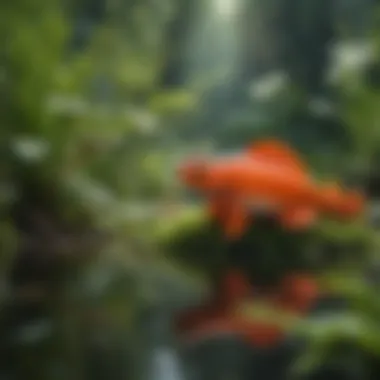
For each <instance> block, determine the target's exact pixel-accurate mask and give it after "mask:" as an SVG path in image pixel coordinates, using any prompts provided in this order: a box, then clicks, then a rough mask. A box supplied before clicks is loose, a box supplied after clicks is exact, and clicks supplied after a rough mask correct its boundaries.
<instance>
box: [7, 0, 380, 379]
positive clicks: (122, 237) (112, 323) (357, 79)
mask: <svg viewBox="0 0 380 380" xmlns="http://www.w3.org/2000/svg"><path fill="white" fill-rule="evenodd" d="M379 7H380V4H378V2H377V1H376V0H307V1H306V0H75V1H74V0H31V1H27V0H12V1H3V2H1V5H0V31H1V37H2V39H1V41H2V42H1V47H2V49H1V55H0V57H1V58H0V59H1V61H0V62H1V66H0V83H1V85H0V91H1V94H0V102H1V103H0V106H1V112H0V115H1V116H0V123H1V127H0V154H1V161H0V215H1V219H0V244H1V245H0V247H1V248H0V259H1V265H0V269H1V276H0V306H1V307H0V318H1V319H0V334H1V335H0V349H1V355H0V379H1V380H8V379H9V380H10V379H20V380H34V379H35V380H45V379H46V380H59V379H62V380H63V379H65V380H67V379H72V380H87V379H88V380H98V379H99V380H103V379H104V380H105V379H107V380H109V379H112V380H122V379H128V380H129V379H136V380H140V379H141V380H171V379H173V380H184V379H188V378H191V379H193V378H194V379H196V380H198V378H199V379H200V377H196V376H195V375H193V374H192V375H191V376H195V377H188V376H190V373H192V370H191V368H190V369H186V365H185V364H184V363H185V362H186V360H183V357H185V356H186V355H187V354H184V353H183V351H184V347H183V345H181V344H180V342H179V340H178V338H177V336H176V334H175V331H174V328H173V320H174V318H175V316H176V315H177V313H178V312H179V310H182V309H183V308H186V307H190V306H191V305H195V304H197V303H198V302H199V300H200V299H202V297H203V295H204V294H206V293H207V291H208V289H209V288H210V286H209V284H210V278H213V276H214V274H215V273H214V272H216V271H218V270H219V269H220V267H221V266H223V265H225V262H224V256H223V255H224V254H223V252H224V250H223V242H222V241H221V240H220V239H219V238H218V237H215V236H214V235H212V233H211V232H210V233H209V234H208V230H207V229H206V228H205V223H206V221H205V219H206V218H205V215H204V214H203V210H202V207H201V206H200V205H198V204H197V203H195V202H193V200H192V199H191V198H189V197H188V196H187V195H184V193H183V190H182V189H181V187H180V186H179V184H178V183H177V178H176V176H175V168H176V166H177V165H178V163H179V161H180V160H182V159H183V158H184V157H186V156H187V155H188V154H190V153H191V154H199V155H210V154H214V153H216V154H219V153H220V154H225V153H228V152H233V151H239V150H241V149H244V147H245V146H246V145H248V144H250V143H251V142H252V141H255V140H258V139H260V138H267V137H276V138H278V139H281V140H283V141H285V142H287V143H289V144H291V145H292V146H293V147H294V148H295V149H296V150H297V151H298V152H300V154H301V155H302V157H303V159H304V160H305V162H306V163H307V164H308V165H309V166H310V168H311V169H310V170H311V171H312V173H313V174H314V175H315V176H317V178H321V179H329V180H334V181H335V180H337V181H343V182H344V183H345V184H347V185H348V184H349V185H350V186H353V187H355V188H357V189H360V190H361V191H363V192H364V193H365V194H366V196H367V197H368V207H367V208H368V210H367V211H366V215H364V217H363V218H360V220H357V221H355V222H353V223H349V224H338V223H330V222H321V223H320V224H318V226H316V227H315V228H313V230H312V231H311V234H310V235H311V236H309V237H308V238H307V239H306V240H307V241H305V239H296V238H291V239H290V242H289V243H288V244H287V245H286V249H285V247H284V245H283V243H282V242H279V244H278V246H277V248H276V250H275V251H276V253H277V254H278V255H277V256H276V257H278V261H276V260H277V259H274V261H273V268H274V270H277V271H280V272H281V271H287V270H289V268H293V267H297V266H298V265H299V263H300V262H301V261H302V262H306V263H307V264H310V265H309V266H312V267H313V273H314V274H315V276H317V277H318V279H319V281H320V282H321V284H322V285H323V286H325V287H326V288H329V289H330V290H329V291H331V292H333V293H334V294H335V293H340V294H341V296H342V297H344V299H346V300H348V303H349V304H350V312H348V311H345V312H339V313H337V316H336V318H324V319H323V323H322V321H321V320H316V321H314V320H313V322H311V321H310V325H308V327H307V328H305V329H302V331H303V334H306V335H307V341H308V342H309V345H308V347H309V349H308V350H304V352H303V353H305V355H304V356H305V357H301V358H300V360H299V361H298V360H295V359H294V360H293V359H292V362H293V361H294V363H301V364H300V365H299V366H298V365H297V366H296V367H297V368H298V367H299V368H301V367H302V371H306V372H307V371H311V369H310V368H312V367H313V368H314V367H316V366H319V367H321V366H324V365H326V363H327V362H331V361H337V362H338V361H339V362H342V363H344V365H343V366H345V367H347V366H352V368H351V367H350V370H349V372H350V373H351V374H353V373H354V372H355V371H356V372H355V373H356V375H355V376H356V377H352V378H353V379H354V378H355V379H367V378H368V379H372V378H373V379H377V378H379V376H380V366H379V362H378V361H379V357H380V300H379V298H378V293H377V291H378V286H379V281H380V261H379V258H380V256H379V254H380V251H379V249H380V244H379V243H380V233H379V232H378V230H377V226H378V225H380V214H379V211H377V210H378V207H379V206H378V201H377V199H378V196H379V195H380V175H379V171H378V162H379V161H378V160H379V159H380V24H379V20H380V19H379V17H378V11H379V10H380V8H379ZM252 233H253V234H254V233H255V232H252ZM267 239H268V238H267ZM269 239H270V240H272V241H274V242H276V237H275V236H273V235H272V236H270V237H269ZM264 245H265V243H264ZM277 262H278V263H279V265H278V266H276V263H277ZM223 263H224V264H223ZM284 263H285V264H284ZM330 309H331V310H333V309H334V307H333V306H331V308H330V306H329V307H328V310H330ZM305 331H306V333H305ZM218 345H219V346H218ZM217 346H218V347H219V348H215V349H213V350H211V349H210V350H211V351H212V352H211V351H210V352H211V353H209V354H207V355H211V356H207V355H206V354H204V355H205V356H203V354H199V355H198V356H199V358H198V359H197V360H198V363H202V360H203V364H202V365H203V366H211V362H212V361H213V360H214V362H215V361H216V363H220V361H221V358H222V356H220V355H222V353H221V347H225V350H224V351H223V350H222V351H223V355H226V352H227V351H228V349H227V348H228V347H229V349H230V350H231V351H230V353H232V352H237V351H238V349H237V348H233V347H232V346H231V344H230V343H226V342H219V343H218V342H217ZM337 347H338V348H337ZM339 347H344V348H345V349H344V350H343V349H339ZM347 347H350V349H349V350H348V349H347ZM351 348H352V349H351ZM185 351H186V350H185ZM347 351H349V352H347ZM199 352H201V351H199ZM202 352H203V351H202ZM241 352H243V349H242V351H241ZM231 355H232V354H231ZM241 355H243V353H242V354H241ZM202 357H203V359H202ZM223 357H224V356H223ZM230 357H231V358H232V356H230ZM212 358H214V359H212ZM229 360H230V362H231V363H232V361H233V359H228V358H227V359H223V361H224V362H229ZM234 360H235V359H234ZM359 362H360V363H359ZM305 363H306V364H305ZM358 363H359V364H360V365H359V364H358ZM199 365H200V364H199ZM213 365H214V366H215V363H214V364H213ZM232 365H233V364H231V366H232ZM234 365H235V364H234ZM190 367H191V366H190ZM359 367H360V369H358V368H359ZM305 368H306V369H305ZM210 371H211V370H210ZM230 371H231V372H228V371H227V370H225V371H224V375H223V376H224V377H223V379H231V380H232V379H239V380H240V379H241V380H243V379H264V380H266V379H271V378H272V377H270V375H267V374H266V373H265V371H264V373H255V374H251V375H249V376H248V375H247V376H245V375H244V376H243V375H241V376H240V375H239V376H240V377H238V371H237V370H230ZM211 372H212V371H211ZM211 372H209V373H211ZM227 373H229V374H228V376H227ZM305 376H306V375H305ZM339 376H340V375H333V377H331V378H334V379H338V378H339V379H340V378H342V379H343V377H339ZM342 376H343V375H342ZM203 378H204V379H207V380H212V379H222V377H221V375H211V374H209V375H207V376H205V377H202V379H203ZM278 378H281V379H282V378H285V374H283V375H281V377H274V378H273V379H278ZM350 378H351V377H350ZM323 379H325V380H327V379H328V377H327V375H326V376H324V377H323Z"/></svg>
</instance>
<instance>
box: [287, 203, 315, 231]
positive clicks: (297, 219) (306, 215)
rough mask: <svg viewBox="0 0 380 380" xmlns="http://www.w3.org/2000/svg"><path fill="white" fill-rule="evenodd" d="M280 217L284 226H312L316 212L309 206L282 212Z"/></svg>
mask: <svg viewBox="0 0 380 380" xmlns="http://www.w3.org/2000/svg"><path fill="white" fill-rule="evenodd" d="M280 218H281V221H282V224H283V226H284V227H285V228H289V229H295V230H298V229H304V228H308V227H310V226H312V225H313V224H314V223H315V221H316V219H317V214H316V211H315V210H313V209H311V208H297V209H291V210H289V211H286V212H284V213H283V214H282V215H281V217H280Z"/></svg>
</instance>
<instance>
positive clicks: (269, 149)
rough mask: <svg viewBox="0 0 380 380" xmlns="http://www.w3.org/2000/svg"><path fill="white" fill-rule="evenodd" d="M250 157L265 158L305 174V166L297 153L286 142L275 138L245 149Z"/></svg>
mask: <svg viewBox="0 0 380 380" xmlns="http://www.w3.org/2000/svg"><path fill="white" fill-rule="evenodd" d="M247 153H248V155H249V156H251V157H252V158H258V159H265V160H269V161H272V162H275V163H278V164H281V165H285V166H287V167H289V168H292V169H294V170H295V171H297V172H298V173H303V174H305V175H306V173H307V168H306V166H305V165H304V164H303V162H302V160H301V159H300V157H298V155H297V154H296V153H295V152H294V151H293V150H292V149H291V148H290V147H289V146H288V145H286V144H284V143H282V142H280V141H276V140H264V141H260V142H258V143H254V144H252V145H251V146H250V147H248V149H247Z"/></svg>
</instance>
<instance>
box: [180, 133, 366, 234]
mask: <svg viewBox="0 0 380 380" xmlns="http://www.w3.org/2000/svg"><path fill="white" fill-rule="evenodd" d="M178 175H179V178H180V180H181V181H182V182H183V183H184V184H185V185H186V186H187V187H188V188H190V189H192V190H196V191H198V192H200V193H201V194H203V195H204V196H206V197H207V198H208V202H209V211H210V213H211V215H212V216H213V217H215V218H216V219H217V220H218V221H219V222H221V223H222V226H223V227H224V231H225V233H226V235H227V237H229V238H232V239H234V238H238V237H240V236H241V235H242V234H243V233H244V231H245V230H246V228H247V226H248V224H249V222H250V221H251V220H252V221H253V220H254V219H253V218H254V217H255V215H257V214H259V213H266V214H270V215H275V216H276V217H277V218H278V219H279V220H280V221H281V222H282V224H283V225H284V226H285V227H286V228H289V229H298V228H306V227H309V226H310V225H312V224H313V223H314V222H315V221H316V220H317V219H318V216H319V215H322V214H323V215H327V216H330V217H340V218H342V219H350V218H354V217H355V216H357V214H358V213H360V212H361V210H362V208H363V204H364V201H363V198H362V196H361V195H360V194H358V193H355V192H348V193H346V192H344V191H343V190H342V189H341V188H340V187H339V186H338V185H331V184H330V185H327V186H320V185H319V184H317V183H316V182H315V181H314V180H313V178H312V177H311V176H310V175H309V173H308V170H307V169H306V167H305V165H304V164H303V163H302V161H301V160H300V159H299V157H297V155H296V154H295V153H294V152H293V151H292V150H291V149H290V148H289V147H288V146H286V145H285V144H283V143H281V142H277V141H271V140H269V141H263V142H259V143H256V144H253V145H252V146H251V147H249V148H248V149H247V150H246V151H244V152H242V153H240V154H236V155H234V156H231V157H217V158H214V159H211V160H208V161H206V160H201V159H194V160H190V161H187V162H185V163H184V164H183V165H181V167H180V168H179V171H178Z"/></svg>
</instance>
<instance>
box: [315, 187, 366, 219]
mask: <svg viewBox="0 0 380 380" xmlns="http://www.w3.org/2000/svg"><path fill="white" fill-rule="evenodd" d="M321 199H322V204H323V207H324V209H325V210H326V211H327V212H329V213H333V214H336V215H338V216H342V217H354V216H356V215H358V214H360V213H361V211H362V210H363V208H364V199H363V196H362V194H360V193H359V192H355V191H351V192H348V193H344V192H343V191H342V190H341V189H340V188H339V187H338V186H330V187H327V188H325V189H324V191H323V192H322V197H321Z"/></svg>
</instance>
